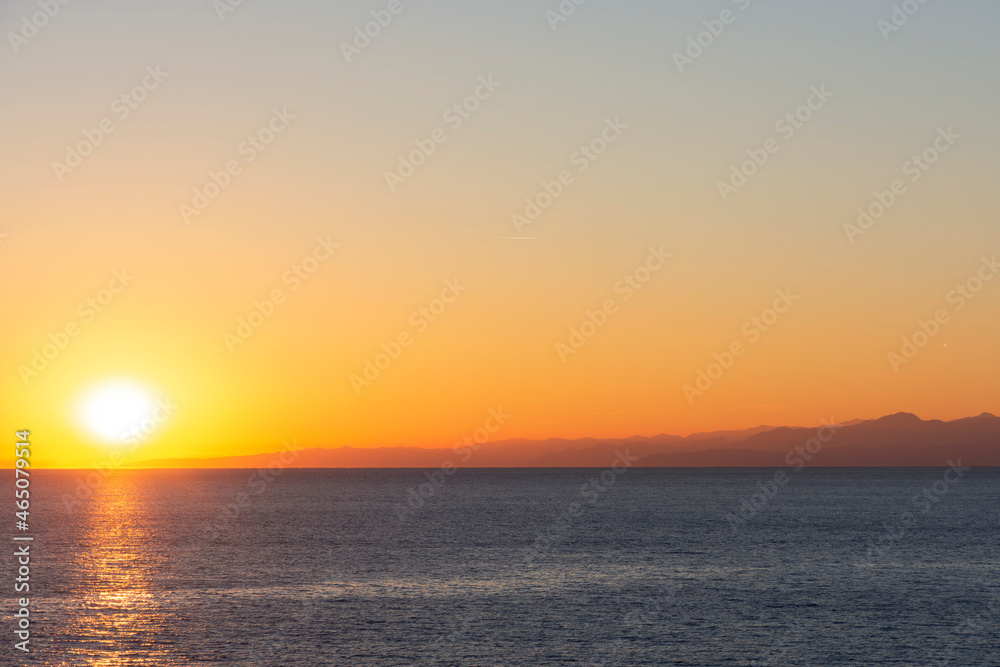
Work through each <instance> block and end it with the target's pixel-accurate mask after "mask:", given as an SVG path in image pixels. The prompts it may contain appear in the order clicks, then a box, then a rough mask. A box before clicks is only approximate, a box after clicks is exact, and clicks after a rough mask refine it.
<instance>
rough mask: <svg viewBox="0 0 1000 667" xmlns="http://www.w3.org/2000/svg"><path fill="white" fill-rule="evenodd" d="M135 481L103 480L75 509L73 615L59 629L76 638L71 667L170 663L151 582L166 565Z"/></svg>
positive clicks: (165, 617)
mask: <svg viewBox="0 0 1000 667" xmlns="http://www.w3.org/2000/svg"><path fill="white" fill-rule="evenodd" d="M141 486H142V483H141V480H139V479H137V478H136V477H133V476H131V475H129V474H127V473H123V474H115V475H112V476H110V477H109V478H108V479H107V480H105V483H104V484H103V485H102V486H101V488H100V489H98V490H97V491H96V492H95V494H94V496H93V497H92V498H91V499H90V500H89V502H88V504H87V507H86V508H85V509H83V511H82V514H83V516H81V517H80V521H81V523H82V525H83V527H84V534H85V543H86V544H88V545H89V548H87V549H85V550H83V551H81V552H80V553H79V556H78V557H77V558H76V559H75V561H74V562H73V564H72V565H71V567H72V568H73V570H74V571H75V572H76V573H77V574H78V577H79V581H78V586H77V588H78V590H79V592H80V595H79V597H77V598H76V600H75V603H74V604H75V605H76V606H77V610H76V612H77V613H72V614H70V615H69V619H70V621H69V626H68V627H66V628H65V629H64V630H65V631H66V632H68V634H70V635H71V636H74V637H77V638H80V639H81V641H79V642H78V643H77V645H76V646H74V647H73V648H72V649H71V653H72V657H73V658H76V659H78V660H79V659H82V662H78V663H75V664H87V665H94V666H95V667H118V666H124V665H147V664H156V665H163V664H172V663H171V662H169V661H165V658H166V657H167V653H168V652H169V651H170V650H171V646H172V644H173V642H172V640H171V636H170V632H169V627H170V623H171V622H172V621H174V620H175V617H174V614H173V613H172V612H170V611H168V610H165V609H162V608H161V604H160V603H161V601H162V595H157V591H156V588H155V586H154V582H155V580H156V576H157V571H158V570H162V566H163V564H164V563H165V561H166V558H167V552H166V550H165V545H164V544H162V543H161V542H160V541H158V540H157V539H156V535H155V533H154V530H153V528H152V525H151V521H150V520H149V516H150V514H149V512H148V509H149V508H146V507H144V502H145V498H146V496H145V495H144V494H143V493H142V489H141Z"/></svg>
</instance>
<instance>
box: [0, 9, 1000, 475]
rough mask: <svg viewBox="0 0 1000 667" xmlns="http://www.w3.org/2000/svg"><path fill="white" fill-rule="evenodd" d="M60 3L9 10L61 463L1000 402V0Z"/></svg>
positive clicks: (22, 183) (15, 167) (13, 426)
mask: <svg viewBox="0 0 1000 667" xmlns="http://www.w3.org/2000/svg"><path fill="white" fill-rule="evenodd" d="M902 4H907V8H909V9H910V10H911V11H912V10H914V9H915V11H914V12H913V13H912V15H911V14H907V13H906V12H905V11H904V8H903V7H902V6H901V5H902ZM43 6H47V5H46V3H44V2H43V3H41V5H40V4H39V3H38V2H37V1H36V2H29V1H27V0H13V1H11V2H7V3H4V4H3V6H2V7H0V29H2V32H3V33H4V35H5V39H4V43H3V44H0V60H2V64H0V86H2V89H3V90H4V103H3V104H2V105H0V121H2V122H0V135H2V139H3V146H4V150H3V151H2V152H0V234H2V235H3V236H0V280H2V284H3V286H4V289H3V290H2V291H0V304H2V312H3V314H4V317H3V321H2V322H0V424H2V426H3V427H4V428H6V429H7V431H8V432H11V433H13V431H15V430H17V429H30V430H31V432H32V435H33V438H34V444H35V450H34V456H35V457H36V460H37V463H39V464H40V465H55V466H92V465H95V464H98V463H100V462H101V461H104V460H106V459H107V458H108V457H109V456H110V454H111V453H118V454H119V455H121V456H122V457H124V458H126V459H135V460H141V459H152V458H171V457H196V456H222V455H234V454H244V453H245V454H250V453H258V452H268V451H275V450H277V449H279V448H280V447H281V445H282V443H287V442H294V443H295V446H299V447H306V446H330V447H336V446H342V445H353V446H357V447H371V446H382V445H401V444H405V445H416V446H441V445H449V444H451V443H452V442H455V441H457V440H459V439H461V438H462V437H463V436H465V435H467V434H469V433H472V432H474V431H475V429H477V428H480V427H482V426H483V424H484V423H486V421H487V420H488V419H489V417H490V410H495V409H498V408H502V409H503V411H504V412H505V413H507V414H509V415H510V419H507V420H505V422H504V424H503V425H502V427H501V428H499V429H498V430H497V431H496V432H495V433H493V434H492V436H491V437H493V438H501V439H502V438H514V437H525V438H549V437H564V438H573V437H584V436H589V437H625V436H629V435H635V434H641V435H652V434H656V433H676V434H687V433H691V432H696V431H707V430H716V429H726V428H743V427H750V426H755V425H758V424H773V425H785V424H787V425H810V424H818V423H819V422H820V420H821V419H830V418H834V419H837V420H847V419H852V418H873V417H878V416H881V415H884V414H890V413H894V412H899V411H909V412H914V413H916V414H918V415H920V416H921V417H924V418H938V419H954V418H959V417H964V416H969V415H975V414H979V413H981V412H984V411H994V412H995V411H996V410H997V399H998V398H1000V389H998V384H997V383H996V381H995V378H996V376H997V372H998V370H1000V355H997V354H996V348H995V338H996V331H997V325H998V324H1000V317H998V313H1000V309H998V305H1000V280H995V281H993V280H992V278H993V277H994V275H995V274H996V273H997V271H1000V268H997V267H996V265H995V260H994V259H993V258H995V257H996V254H997V253H998V251H1000V231H998V226H997V224H996V221H997V219H998V215H997V214H998V212H1000V198H998V191H997V188H996V187H995V186H994V184H993V182H992V181H993V179H994V178H995V175H996V174H997V173H998V168H1000V150H998V149H1000V129H998V127H997V125H996V122H995V119H996V118H997V116H998V112H1000V93H998V89H997V88H996V86H995V85H993V82H995V81H997V79H998V74H1000V71H998V70H1000V44H998V43H997V41H996V39H995V26H996V23H997V20H998V19H1000V6H997V4H996V3H994V2H988V1H986V0H981V1H973V0H957V1H954V2H949V3H945V2H927V3H925V4H923V5H917V4H915V3H913V4H912V6H911V4H910V3H897V4H896V5H895V7H898V9H894V4H893V3H892V2H888V1H883V0H877V1H874V2H872V1H871V0H866V1H864V2H861V1H854V0H848V1H845V2H837V3H826V2H824V3H821V2H792V1H791V0H784V1H778V0H772V1H771V2H761V1H760V0H736V1H731V0H715V1H711V2H704V1H702V2H693V1H677V2H669V3H668V2H648V1H645V2H643V1H638V0H625V1H622V0H617V1H615V2H605V1H600V0H589V1H587V2H584V3H583V4H581V5H579V6H577V5H574V4H572V3H570V2H564V3H562V4H561V5H560V3H558V2H554V1H545V2H526V1H520V0H511V1H505V2H502V3H501V2H496V3H468V2H458V1H457V0H400V1H399V2H390V1H389V0H378V1H374V2H367V1H366V2H357V1H351V2H340V3H321V2H317V1H311V0H297V1H290V2H282V3H278V2H266V1H265V0H244V2H242V3H239V4H236V3H235V2H234V1H233V0H218V1H216V2H212V1H210V0H177V1H175V2H171V3H153V2H145V1H136V0H130V1H128V2H126V1H125V0H119V1H114V0H75V1H74V2H70V3H68V4H66V5H59V6H58V7H56V8H55V9H52V8H51V7H50V13H52V14H53V15H52V16H51V17H49V16H44V15H41V14H39V12H42V11H43V8H40V7H43ZM53 6H54V5H53ZM560 7H562V8H563V9H562V11H563V12H564V13H560V11H561V10H560ZM571 8H572V9H573V11H572V12H571V13H570V11H569V10H570V9H571ZM378 21H381V23H382V24H384V25H382V24H378V23H377V22H378ZM373 22H374V23H373ZM36 24H37V25H36ZM39 26H40V27H39ZM366 28H367V30H368V32H369V33H371V34H372V35H374V36H367V35H365V30H366ZM699 42H700V43H699ZM456 105H457V106H456ZM748 161H749V162H748ZM859 209H861V210H862V211H868V212H869V215H871V217H862V216H861V214H860V213H859ZM859 218H860V222H859ZM904 339H905V340H904ZM122 387H126V389H121V388H122ZM109 388H110V389H109ZM116 388H117V389H116ZM116 391H117V393H116ZM109 397H110V398H109ZM115 397H117V398H115ZM130 400H131V401H132V403H133V404H141V405H140V406H139V407H138V408H136V410H138V412H135V414H138V415H140V416H141V415H146V416H145V417H144V419H143V422H142V423H144V424H146V426H144V427H143V428H141V429H139V430H138V431H137V430H135V429H132V428H131V427H130V431H131V434H130V435H129V436H128V437H126V436H125V435H124V434H123V433H119V434H118V435H114V434H111V435H109V433H108V432H102V431H108V430H109V428H110V429H111V431H115V430H116V429H117V431H121V430H122V429H121V428H119V426H121V425H120V424H116V423H115V421H114V420H115V415H111V416H110V417H108V416H107V413H108V412H109V411H111V412H113V413H115V414H118V416H119V417H120V416H121V415H120V414H119V413H121V412H122V411H125V412H127V408H128V406H129V405H130V403H129V401H130ZM142 406H146V407H142ZM153 406H158V407H157V408H154V407H153ZM116 410H117V412H116ZM147 413H148V414H147ZM102 414H104V415H105V421H104V423H103V424H101V423H100V419H101V415H102ZM150 418H152V421H149V420H150ZM109 419H110V423H108V420H109ZM95 420H96V422H97V423H96V425H95ZM102 426H103V428H102Z"/></svg>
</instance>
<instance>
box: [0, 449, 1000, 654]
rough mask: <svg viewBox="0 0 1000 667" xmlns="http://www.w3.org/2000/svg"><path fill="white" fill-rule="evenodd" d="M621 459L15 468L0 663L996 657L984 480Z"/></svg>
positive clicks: (997, 545) (999, 495) (998, 581)
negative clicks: (15, 529)
mask: <svg viewBox="0 0 1000 667" xmlns="http://www.w3.org/2000/svg"><path fill="white" fill-rule="evenodd" d="M616 468H617V469H615V470H613V469H611V468H609V469H608V470H605V471H602V470H600V469H580V470H487V469H463V470H459V471H457V472H456V473H454V474H452V475H447V476H446V475H444V474H443V473H440V471H437V472H435V471H421V470H281V469H280V468H277V467H275V469H272V470H270V471H250V470H224V471H117V472H114V473H112V474H110V475H109V476H107V477H102V476H100V475H97V474H96V473H94V474H91V476H89V477H88V473H84V472H78V471H51V472H45V471H35V472H34V473H33V476H32V487H31V488H32V501H33V505H32V508H31V515H30V518H31V522H30V526H31V530H30V533H29V534H31V535H34V536H35V541H34V542H32V543H31V544H32V546H31V550H32V560H31V574H30V577H31V581H30V585H31V591H30V599H31V605H30V607H31V610H32V616H31V619H32V626H31V631H32V635H31V644H30V646H31V648H32V652H31V653H30V654H29V655H28V656H23V655H15V652H14V651H13V650H12V648H11V644H12V643H13V642H12V641H11V640H10V638H11V637H12V630H13V621H12V619H11V616H10V614H9V613H5V614H4V619H5V620H4V621H3V623H4V625H5V627H4V628H3V630H4V635H5V636H7V637H8V642H9V643H8V645H7V646H5V647H4V649H3V651H2V654H3V655H4V656H14V657H16V658H17V660H18V662H19V663H26V664H39V665H102V666H117V665H295V666H300V665H301V666H304V667H306V666H308V667H312V666H315V665H378V666H386V665H705V666H709V665H710V666H720V665H822V666H828V667H829V666H836V665H859V666H860V665H921V666H924V665H954V666H956V667H957V666H969V665H1000V530H998V528H1000V469H984V468H978V469H971V470H956V469H952V471H951V472H950V473H948V472H946V470H947V466H942V468H940V469H930V468H927V469H808V468H807V469H804V470H802V471H794V470H793V471H783V472H785V473H786V476H785V478H784V483H783V484H780V483H778V482H776V481H775V471H774V470H768V469H724V470H718V469H715V470H706V469H682V470H661V469H630V468H627V467H625V466H624V465H622V464H619V465H617V466H616ZM8 477H12V476H11V475H5V479H4V482H3V484H2V486H3V494H4V496H3V497H8V498H13V490H12V487H13V483H12V479H7V478H8ZM421 486H422V488H421ZM10 502H11V504H13V500H11V501H10ZM12 511H13V510H12ZM4 551H5V552H6V553H5V554H4V556H3V558H2V566H3V570H2V571H3V572H5V573H7V575H6V576H7V577H8V578H9V579H11V580H13V577H14V574H13V573H14V572H15V570H16V566H15V564H14V561H13V559H12V557H11V552H12V551H13V549H7V550H4ZM4 588H5V590H7V591H8V594H7V600H6V604H7V607H6V609H7V610H8V611H11V610H13V608H14V607H13V604H14V603H13V601H12V597H15V596H13V594H12V593H10V591H11V590H12V585H8V584H4ZM19 595H20V594H19Z"/></svg>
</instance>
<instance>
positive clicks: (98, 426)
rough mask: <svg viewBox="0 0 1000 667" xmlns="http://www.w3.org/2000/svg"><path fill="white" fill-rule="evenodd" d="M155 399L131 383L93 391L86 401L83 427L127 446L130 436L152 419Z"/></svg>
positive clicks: (83, 412)
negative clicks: (127, 439)
mask: <svg viewBox="0 0 1000 667" xmlns="http://www.w3.org/2000/svg"><path fill="white" fill-rule="evenodd" d="M155 408H156V404H155V402H154V400H153V397H152V395H151V394H150V393H149V392H148V391H147V390H146V389H144V388H143V387H142V386H140V385H138V384H135V383H132V382H114V383H109V384H104V385H101V386H99V387H97V388H95V389H93V390H92V391H91V392H90V393H89V394H88V395H87V396H86V397H85V398H84V400H83V403H82V405H81V408H80V416H81V418H82V420H83V423H84V425H85V426H86V427H87V428H88V429H89V430H90V431H91V432H92V433H94V434H95V435H97V436H100V437H101V438H104V439H105V440H109V441H114V442H119V443H121V442H124V440H125V439H126V438H127V437H128V434H129V433H130V432H131V431H132V430H133V429H135V428H136V427H138V426H140V425H141V424H142V423H143V422H144V421H146V420H147V419H151V418H152V417H153V413H154V410H155Z"/></svg>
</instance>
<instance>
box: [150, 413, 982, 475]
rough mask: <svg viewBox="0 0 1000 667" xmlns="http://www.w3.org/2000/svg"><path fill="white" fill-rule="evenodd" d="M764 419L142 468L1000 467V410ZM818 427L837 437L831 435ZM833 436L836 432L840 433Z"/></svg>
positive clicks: (310, 451)
mask: <svg viewBox="0 0 1000 667" xmlns="http://www.w3.org/2000/svg"><path fill="white" fill-rule="evenodd" d="M820 428H821V427H819V426H817V427H810V428H800V427H778V428H774V427H771V426H757V427H755V428H750V429H742V430H734V431H714V432H710V433H695V434H692V435H689V436H684V437H682V436H676V435H667V434H659V435H655V436H649V437H644V436H633V437H629V438H620V439H601V438H580V439H576V440H566V439H560V438H550V439H548V440H527V439H523V438H516V439H511V440H501V441H497V442H490V443H485V444H482V445H479V446H478V449H477V450H473V449H471V448H461V447H460V448H455V449H452V448H435V449H426V448H421V447H378V448H371V449H366V448H358V447H338V448H335V449H324V448H312V449H303V450H300V451H297V452H294V455H293V454H292V453H287V452H286V453H284V454H283V455H282V457H281V458H280V459H279V454H277V453H265V454H254V455H249V456H231V457H225V458H206V459H159V460H154V461H141V462H137V463H135V464H133V465H132V466H131V467H136V468H172V467H184V468H189V467H196V468H263V467H267V466H268V465H271V464H272V463H275V462H280V463H281V465H283V466H284V467H292V468H437V467H441V466H442V465H446V464H447V462H450V463H451V464H452V465H454V466H455V467H459V468H464V467H475V468H503V467H510V468H536V467H537V468H585V467H598V468H603V467H607V466H609V465H611V463H612V462H613V461H614V459H615V456H616V454H617V452H619V451H626V450H627V451H628V453H629V454H630V456H632V457H637V458H638V461H636V463H635V464H634V465H636V466H638V467H780V466H787V465H791V464H792V463H791V462H790V459H794V458H795V457H796V456H797V454H796V448H798V451H799V452H802V451H806V452H810V449H805V450H803V448H805V447H807V446H808V447H810V448H811V450H812V453H809V460H808V465H810V466H829V467H841V466H945V465H947V462H948V461H949V460H956V461H957V459H959V458H961V459H962V465H972V466H1000V417H996V416H994V415H992V414H989V413H983V414H981V415H979V416H977V417H968V418H965V419H956V420H954V421H950V422H944V421H939V420H936V419H932V420H928V421H924V420H922V419H920V418H919V417H917V416H916V415H912V414H909V413H905V412H900V413H897V414H894V415H888V416H886V417H882V418H879V419H870V420H852V421H850V422H844V423H842V424H840V425H839V426H837V427H836V431H835V432H834V431H833V430H832V429H826V430H822V431H820ZM818 432H819V433H820V434H821V435H822V436H823V439H825V440H827V442H821V441H820V440H819V439H814V438H816V437H817V434H818ZM831 436H832V437H831Z"/></svg>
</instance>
